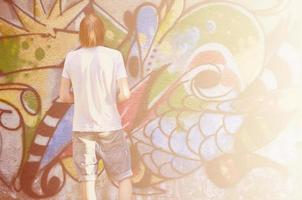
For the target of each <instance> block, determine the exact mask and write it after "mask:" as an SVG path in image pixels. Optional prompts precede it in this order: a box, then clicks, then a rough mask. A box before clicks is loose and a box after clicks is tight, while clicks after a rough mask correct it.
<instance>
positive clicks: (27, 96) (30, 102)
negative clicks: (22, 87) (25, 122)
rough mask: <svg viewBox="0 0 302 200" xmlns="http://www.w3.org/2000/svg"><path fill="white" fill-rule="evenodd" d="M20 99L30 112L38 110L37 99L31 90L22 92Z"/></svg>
mask: <svg viewBox="0 0 302 200" xmlns="http://www.w3.org/2000/svg"><path fill="white" fill-rule="evenodd" d="M22 100H23V102H24V103H25V105H26V107H27V108H28V109H29V110H30V111H31V112H32V113H36V112H37V110H38V100H37V96H36V95H35V93H33V92H32V91H26V92H24V94H23V96H22Z"/></svg>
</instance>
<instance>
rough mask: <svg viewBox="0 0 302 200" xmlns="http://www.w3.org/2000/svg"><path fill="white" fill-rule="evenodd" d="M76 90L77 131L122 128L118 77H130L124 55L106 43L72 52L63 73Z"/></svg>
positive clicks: (74, 121)
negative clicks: (118, 108)
mask: <svg viewBox="0 0 302 200" xmlns="http://www.w3.org/2000/svg"><path fill="white" fill-rule="evenodd" d="M62 76H63V77H65V78H70V79H71V81H72V85H73V92H74V99H75V100H74V102H75V104H74V118H73V130H74V131H87V130H90V131H110V130H118V129H121V128H122V124H121V120H120V115H119V113H118V110H117V106H116V103H117V102H116V101H117V81H118V79H121V78H126V77H127V73H126V71H125V67H124V62H123V57H122V55H121V53H120V52H119V51H117V50H115V49H111V48H108V47H104V46H96V47H92V48H80V49H78V50H76V51H72V52H70V53H68V55H67V56H66V60H65V68H64V71H63V74H62Z"/></svg>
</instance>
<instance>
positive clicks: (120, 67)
mask: <svg viewBox="0 0 302 200" xmlns="http://www.w3.org/2000/svg"><path fill="white" fill-rule="evenodd" d="M115 62H116V68H117V73H116V79H120V78H126V77H128V75H127V71H126V68H125V64H124V59H123V55H122V54H121V52H119V53H118V55H117V58H116V61H115Z"/></svg>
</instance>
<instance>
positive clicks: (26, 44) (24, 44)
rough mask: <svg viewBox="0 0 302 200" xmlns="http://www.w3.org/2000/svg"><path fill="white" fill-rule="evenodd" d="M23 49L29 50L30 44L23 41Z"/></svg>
mask: <svg viewBox="0 0 302 200" xmlns="http://www.w3.org/2000/svg"><path fill="white" fill-rule="evenodd" d="M22 48H23V49H28V48H29V44H28V42H26V41H23V42H22Z"/></svg>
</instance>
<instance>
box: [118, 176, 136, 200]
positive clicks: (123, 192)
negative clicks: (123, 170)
mask: <svg viewBox="0 0 302 200" xmlns="http://www.w3.org/2000/svg"><path fill="white" fill-rule="evenodd" d="M132 198H133V197H132V182H131V178H125V179H123V180H121V181H120V182H119V188H118V199H119V200H132Z"/></svg>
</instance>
